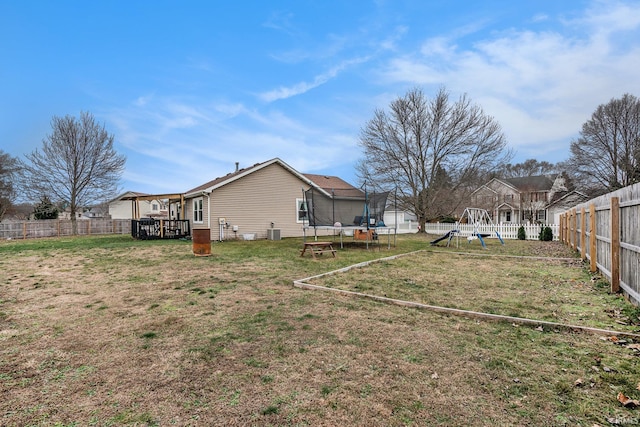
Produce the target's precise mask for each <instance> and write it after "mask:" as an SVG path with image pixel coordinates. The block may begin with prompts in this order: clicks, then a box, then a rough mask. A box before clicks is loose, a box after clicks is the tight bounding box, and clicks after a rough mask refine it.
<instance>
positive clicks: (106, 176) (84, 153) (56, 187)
mask: <svg viewBox="0 0 640 427" xmlns="http://www.w3.org/2000/svg"><path fill="white" fill-rule="evenodd" d="M51 127H52V129H53V131H52V133H51V134H50V135H48V136H47V137H46V138H45V139H44V140H43V141H42V147H41V149H40V150H38V149H36V150H35V151H33V152H32V153H30V154H27V155H26V156H25V157H26V160H27V161H26V162H24V161H23V162H21V163H22V167H21V173H22V181H23V182H22V184H23V190H24V191H25V192H26V193H27V195H28V196H29V197H30V198H31V199H32V200H39V199H40V198H41V197H43V196H46V197H51V199H52V200H53V201H55V202H61V203H63V204H64V205H66V206H68V208H69V209H70V211H71V220H72V224H73V225H72V228H73V234H77V231H78V228H77V223H76V216H77V215H76V213H77V212H78V211H79V210H80V209H82V208H83V207H85V206H89V205H91V204H94V203H96V202H102V201H105V200H108V199H109V198H111V197H113V196H114V195H115V194H116V193H117V191H118V183H119V180H120V177H121V176H122V172H123V171H124V165H125V162H126V158H125V157H124V156H123V155H119V154H118V153H117V152H116V151H115V150H114V148H113V139H114V137H113V135H111V134H109V133H108V132H107V131H106V130H105V128H104V125H100V124H99V123H97V122H96V120H95V119H94V117H93V115H92V114H90V113H87V112H82V113H81V114H80V118H79V119H76V118H75V117H72V116H65V117H57V116H54V117H53V119H52V120H51Z"/></svg>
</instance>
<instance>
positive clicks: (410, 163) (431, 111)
mask: <svg viewBox="0 0 640 427" xmlns="http://www.w3.org/2000/svg"><path fill="white" fill-rule="evenodd" d="M360 145H361V147H362V148H363V149H364V157H363V159H361V160H360V162H359V164H358V166H357V168H358V174H359V177H360V179H363V180H366V181H367V182H371V183H372V184H375V185H378V186H380V187H383V188H385V187H386V188H393V187H395V188H397V190H398V193H399V198H401V199H402V201H403V202H404V206H403V208H404V209H408V210H410V211H412V212H413V213H414V214H415V215H416V216H417V217H418V221H419V223H420V225H421V227H422V229H423V230H424V225H425V222H426V221H427V219H429V218H435V217H438V216H440V215H449V214H451V213H453V212H454V211H455V210H456V209H457V208H458V207H459V206H458V205H459V204H460V203H461V202H462V201H463V200H465V199H466V198H467V196H468V194H470V193H471V191H473V189H475V180H476V179H484V177H485V174H486V173H488V172H490V171H493V170H496V169H497V168H499V167H500V166H502V165H503V164H504V163H505V162H507V161H508V160H509V159H510V158H511V153H510V152H508V151H506V150H505V146H506V141H505V137H504V135H503V133H502V130H501V128H500V125H499V124H498V123H497V122H496V121H495V120H494V119H493V117H490V116H488V115H486V114H485V113H484V112H483V110H482V109H481V108H480V107H479V106H477V105H473V104H471V102H470V101H469V99H468V98H467V97H466V95H463V96H461V97H460V98H459V99H458V100H457V101H456V102H451V101H450V100H449V93H448V92H447V91H446V90H445V89H444V88H441V89H440V90H439V91H438V93H437V94H436V96H435V97H434V98H433V99H427V97H426V96H425V95H424V93H423V92H422V90H420V89H418V88H414V89H412V90H410V91H408V92H407V93H406V94H405V95H404V96H403V97H400V98H397V99H396V100H394V101H393V102H391V104H390V107H389V111H388V112H386V111H383V110H376V111H375V113H374V117H373V118H372V119H371V120H369V122H367V124H366V125H365V126H364V128H363V129H362V130H361V132H360Z"/></svg>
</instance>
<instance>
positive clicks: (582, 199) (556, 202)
mask: <svg viewBox="0 0 640 427" xmlns="http://www.w3.org/2000/svg"><path fill="white" fill-rule="evenodd" d="M572 196H573V197H576V198H577V199H578V200H580V201H579V202H576V203H575V204H576V205H577V204H580V203H582V202H585V201H587V200H589V196H587V195H586V194H584V193H582V192H580V191H577V190H573V191H569V192H567V193H566V194H564V195H563V196H562V197H560V198H558V199H556V200H554V201H552V202H551V203H549V204H548V205H547V208H549V207H552V206H554V205H559V204H561V203H562V202H565V201H566V200H567V199H568V198H570V197H572Z"/></svg>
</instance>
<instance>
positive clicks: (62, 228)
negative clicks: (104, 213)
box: [0, 219, 131, 239]
mask: <svg viewBox="0 0 640 427" xmlns="http://www.w3.org/2000/svg"><path fill="white" fill-rule="evenodd" d="M77 223H78V235H83V236H88V235H97V234H131V220H130V219H83V220H78V221H77ZM72 234H73V233H72V227H71V220H70V219H46V220H37V221H2V222H0V239H38V238H42V237H63V236H71V235H72Z"/></svg>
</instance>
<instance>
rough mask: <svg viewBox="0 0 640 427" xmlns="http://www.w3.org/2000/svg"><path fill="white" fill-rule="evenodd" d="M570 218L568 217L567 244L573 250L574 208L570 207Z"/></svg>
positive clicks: (574, 235)
mask: <svg viewBox="0 0 640 427" xmlns="http://www.w3.org/2000/svg"><path fill="white" fill-rule="evenodd" d="M570 212H571V213H570V215H571V217H570V219H569V246H570V247H571V249H573V250H575V249H576V233H575V231H576V227H575V223H576V210H575V209H571V211H570Z"/></svg>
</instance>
